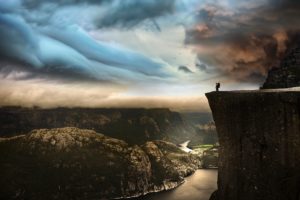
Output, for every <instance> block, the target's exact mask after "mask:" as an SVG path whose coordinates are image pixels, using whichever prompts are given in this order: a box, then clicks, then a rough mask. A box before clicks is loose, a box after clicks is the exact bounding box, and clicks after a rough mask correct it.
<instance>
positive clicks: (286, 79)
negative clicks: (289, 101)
mask: <svg viewBox="0 0 300 200" xmlns="http://www.w3.org/2000/svg"><path fill="white" fill-rule="evenodd" d="M297 86H300V45H298V46H297V47H295V48H291V49H290V50H289V51H287V53H286V55H285V56H284V57H283V59H282V60H281V62H280V64H279V66H276V67H273V68H272V69H271V70H270V71H269V73H268V77H267V80H266V81H265V83H264V84H263V87H262V88H264V89H270V88H289V87H297Z"/></svg>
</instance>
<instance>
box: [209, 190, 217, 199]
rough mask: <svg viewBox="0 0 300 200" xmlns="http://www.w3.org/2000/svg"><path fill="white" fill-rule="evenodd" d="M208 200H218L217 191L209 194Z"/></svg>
mask: <svg viewBox="0 0 300 200" xmlns="http://www.w3.org/2000/svg"><path fill="white" fill-rule="evenodd" d="M209 200H219V199H218V190H216V191H214V192H213V193H212V194H211V196H210V198H209Z"/></svg>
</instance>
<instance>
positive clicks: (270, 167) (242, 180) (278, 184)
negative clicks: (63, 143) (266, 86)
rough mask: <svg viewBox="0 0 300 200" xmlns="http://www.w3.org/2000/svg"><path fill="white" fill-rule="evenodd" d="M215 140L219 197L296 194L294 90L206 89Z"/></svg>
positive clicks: (297, 111)
mask: <svg viewBox="0 0 300 200" xmlns="http://www.w3.org/2000/svg"><path fill="white" fill-rule="evenodd" d="M206 96H207V98H208V100H209V104H210V107H211V110H212V113H213V117H214V120H215V123H216V128H217V132H218V136H219V142H220V146H221V147H220V158H219V177H218V192H217V193H215V194H214V195H213V196H214V199H222V200H241V199H243V200H260V199H268V200H275V199H276V200H283V199H284V200H299V199H300V192H299V188H300V159H299V157H300V91H296V90H294V91H293V90H260V91H233V92H211V93H207V94H206Z"/></svg>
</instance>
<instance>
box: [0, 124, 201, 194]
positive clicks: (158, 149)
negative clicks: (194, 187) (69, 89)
mask: <svg viewBox="0 0 300 200" xmlns="http://www.w3.org/2000/svg"><path fill="white" fill-rule="evenodd" d="M198 163H199V159H198V158H197V157H196V156H193V155H189V154H187V153H185V152H183V151H181V150H180V149H179V148H178V147H177V146H176V145H173V144H172V143H168V142H164V141H153V142H148V143H146V144H145V145H143V146H142V147H140V146H137V145H133V146H131V145H128V144H127V143H126V142H124V141H122V140H118V139H114V138H111V137H107V136H105V135H102V134H99V133H96V132H95V131H92V130H85V129H78V128H72V127H67V128H58V129H40V130H33V131H31V132H30V133H29V134H26V135H23V136H18V137H13V138H7V139H1V140H0V171H1V176H0V185H1V187H0V199H32V200H35V199H101V198H117V197H132V196H140V195H143V194H147V193H149V192H157V191H162V190H167V189H171V188H174V187H177V186H178V185H180V184H181V183H182V182H183V177H184V176H187V175H189V174H191V173H193V172H194V171H195V170H196V169H197V168H198Z"/></svg>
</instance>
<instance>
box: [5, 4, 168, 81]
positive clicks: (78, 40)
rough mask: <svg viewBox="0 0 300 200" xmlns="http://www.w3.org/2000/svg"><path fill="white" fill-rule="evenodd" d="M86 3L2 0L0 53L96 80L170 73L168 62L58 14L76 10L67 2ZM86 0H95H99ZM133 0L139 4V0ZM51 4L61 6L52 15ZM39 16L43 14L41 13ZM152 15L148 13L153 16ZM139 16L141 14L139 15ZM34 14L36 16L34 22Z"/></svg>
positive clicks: (37, 67)
mask: <svg viewBox="0 0 300 200" xmlns="http://www.w3.org/2000/svg"><path fill="white" fill-rule="evenodd" d="M103 2H104V1H103ZM122 2H123V3H120V2H117V1H116V2H115V4H116V5H119V6H121V5H123V6H125V1H122ZM128 2H129V1H128ZM130 2H133V1H130ZM154 2H155V1H153V2H152V3H150V1H149V3H148V4H145V6H146V7H147V6H150V7H151V6H154V4H155V5H156V4H157V2H156V3H154ZM82 3H83V2H81V3H79V1H56V2H54V3H53V2H51V1H17V0H15V1H10V2H9V3H6V2H4V1H1V4H0V10H2V11H3V13H0V36H1V44H0V56H2V58H3V59H4V58H7V59H9V60H15V61H17V62H22V63H23V64H24V65H26V66H30V67H32V68H31V69H29V70H31V71H37V70H40V71H45V72H50V73H54V74H55V73H58V74H61V73H63V74H65V75H66V76H72V75H74V74H76V75H81V76H83V77H85V78H91V79H95V80H110V81H132V79H133V80H143V79H144V78H145V76H150V77H166V76H168V75H167V72H166V71H165V70H164V68H165V67H166V64H165V63H159V62H157V61H154V60H153V59H151V58H148V57H146V56H144V55H142V54H141V53H138V52H134V51H132V50H129V49H126V48H124V47H122V46H120V45H116V44H111V43H103V42H100V41H96V40H94V39H93V38H91V37H90V36H89V35H88V33H87V32H86V31H85V30H84V29H82V28H81V27H79V25H78V24H77V23H76V19H72V20H68V19H66V20H65V21H64V22H63V23H62V22H60V21H59V19H58V16H60V15H61V12H62V13H64V14H65V15H66V14H68V13H69V12H70V13H73V12H74V7H72V8H70V7H69V6H73V4H80V5H81V4H82ZM85 3H91V4H96V1H86V2H85ZM127 4H128V6H130V5H131V4H130V3H127ZM127 4H126V5H127ZM97 5H101V2H98V4H97ZM135 5H136V6H138V3H136V4H135ZM51 6H52V8H55V9H57V10H56V11H54V12H53V14H52V15H48V12H49V10H47V9H49V8H51ZM53 6H54V7H53ZM59 6H62V8H60V7H59ZM110 6H114V4H110ZM132 6H134V5H132ZM115 7H116V6H115ZM77 8H80V7H77ZM151 8H152V7H151ZM75 10H76V9H75ZM47 11H48V12H47ZM63 11H64V12H63ZM130 13H131V12H130ZM37 15H40V16H41V17H38V18H37ZM154 15H155V14H153V16H152V15H151V16H149V17H154ZM45 16H46V17H45ZM66 17H67V16H66ZM105 17H107V15H105ZM41 18H45V20H43V23H40V22H41V21H38V20H40V19H41ZM109 18H110V19H111V17H109ZM136 18H138V19H140V16H136ZM35 19H38V20H36V21H35ZM62 19H63V18H62ZM73 20H75V21H73ZM103 20H104V18H103ZM141 20H142V19H141ZM78 23H79V22H78ZM89 23H91V22H89ZM63 25H64V26H63ZM12 66H13V65H12Z"/></svg>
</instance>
